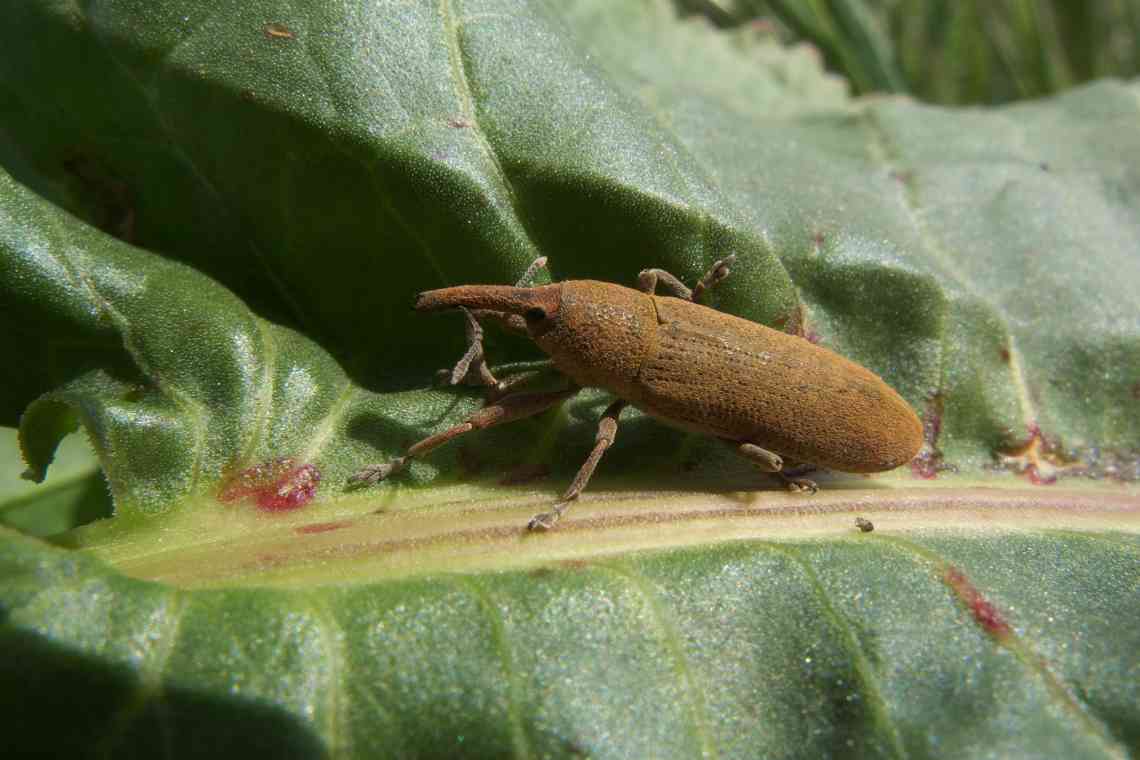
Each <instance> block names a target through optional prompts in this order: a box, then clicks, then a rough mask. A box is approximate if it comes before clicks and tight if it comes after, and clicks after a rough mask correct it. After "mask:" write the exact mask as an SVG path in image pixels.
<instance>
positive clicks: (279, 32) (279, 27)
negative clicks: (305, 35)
mask: <svg viewBox="0 0 1140 760" xmlns="http://www.w3.org/2000/svg"><path fill="white" fill-rule="evenodd" d="M263 31H264V32H265V38H266V39H269V40H291V39H294V38H295V37H296V36H297V35H295V34H293V30H292V29H290V28H289V27H287V26H285V25H284V24H278V23H276V22H271V23H268V24H266V25H265V28H264V29H263Z"/></svg>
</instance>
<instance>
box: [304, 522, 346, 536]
mask: <svg viewBox="0 0 1140 760" xmlns="http://www.w3.org/2000/svg"><path fill="white" fill-rule="evenodd" d="M349 525H352V521H351V520H339V521H333V522H319V523H310V524H308V525H301V526H299V527H297V528H294V529H293V532H294V533H296V534H298V535H305V534H309V533H328V532H329V531H333V530H340V529H341V528H347V527H348V526H349Z"/></svg>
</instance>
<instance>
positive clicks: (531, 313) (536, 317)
mask: <svg viewBox="0 0 1140 760" xmlns="http://www.w3.org/2000/svg"><path fill="white" fill-rule="evenodd" d="M525 316H526V321H527V322H541V321H542V320H544V319H546V310H545V309H543V308H541V307H539V306H532V307H531V308H529V309H527V310H526V314H525Z"/></svg>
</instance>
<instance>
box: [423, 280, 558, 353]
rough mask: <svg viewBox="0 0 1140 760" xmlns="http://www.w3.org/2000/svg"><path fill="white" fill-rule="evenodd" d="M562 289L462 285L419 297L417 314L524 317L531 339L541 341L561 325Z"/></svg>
mask: <svg viewBox="0 0 1140 760" xmlns="http://www.w3.org/2000/svg"><path fill="white" fill-rule="evenodd" d="M561 305H562V286H561V285H560V284H556V285H542V286H539V287H537V288H516V287H511V286H509V285H459V286H457V287H454V288H440V289H439V290H427V291H424V292H423V293H420V294H419V296H417V297H416V304H415V309H416V310H417V311H442V310H444V309H454V308H457V307H459V306H463V307H466V308H468V309H472V310H474V311H494V312H498V313H500V314H507V315H514V316H517V317H522V319H523V320H524V321H525V322H526V331H527V333H528V334H529V335H530V337H531V338H534V339H536V340H537V339H538V338H539V336H541V335H543V334H545V333H546V332H548V331H549V330H551V329H552V328H553V327H555V326H556V325H557V324H558V320H559V317H560V307H561Z"/></svg>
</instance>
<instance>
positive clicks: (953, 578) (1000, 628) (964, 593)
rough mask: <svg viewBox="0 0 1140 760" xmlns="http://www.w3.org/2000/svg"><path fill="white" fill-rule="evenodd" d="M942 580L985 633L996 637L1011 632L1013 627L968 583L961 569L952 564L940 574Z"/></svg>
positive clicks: (999, 637) (968, 580)
mask: <svg viewBox="0 0 1140 760" xmlns="http://www.w3.org/2000/svg"><path fill="white" fill-rule="evenodd" d="M942 581H943V582H944V583H945V584H946V585H947V586H949V587H950V590H951V591H953V592H954V595H955V596H957V597H958V600H959V601H961V602H962V604H964V605H966V608H967V609H968V610H970V614H971V615H973V616H974V622H976V623H977V624H978V625H980V626H981V627H982V628H984V629H985V631H986V633H988V634H990V635H991V636H993V637H995V638H998V639H1003V638H1005V637H1006V636H1008V635H1009V634H1011V633H1013V629H1012V628H1010V626H1009V623H1007V622H1005V618H1004V617H1002V614H1001V612H1000V611H999V610H998V608H997V607H995V606H994V605H993V603H992V602H991V601H989V600H988V599H986V598H985V597H984V596H982V592H980V591H978V589H977V588H976V587H975V586H974V584H973V583H970V579H969V578H967V577H966V575H965V573H963V572H962V571H961V570H959V569H958V568H956V567H954V566H950V567H948V568H947V569H946V572H945V573H943V575H942Z"/></svg>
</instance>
